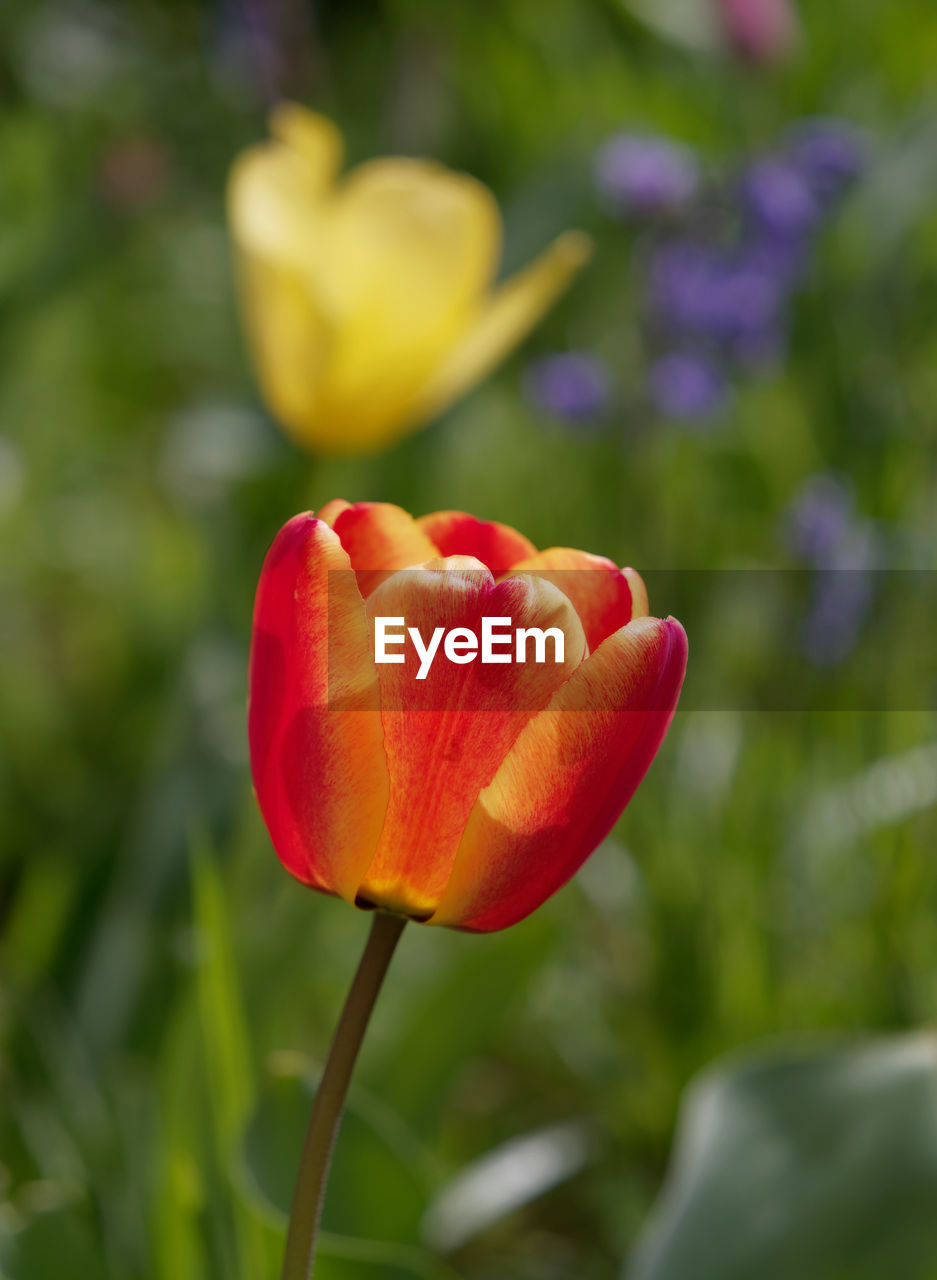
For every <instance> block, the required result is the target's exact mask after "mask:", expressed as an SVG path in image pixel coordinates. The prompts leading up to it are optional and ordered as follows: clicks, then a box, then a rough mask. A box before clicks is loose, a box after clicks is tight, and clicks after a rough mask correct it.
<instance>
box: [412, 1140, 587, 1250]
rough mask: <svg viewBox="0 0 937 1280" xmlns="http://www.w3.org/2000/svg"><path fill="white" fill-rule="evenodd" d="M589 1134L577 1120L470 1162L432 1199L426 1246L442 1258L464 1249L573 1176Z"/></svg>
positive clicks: (426, 1220)
mask: <svg viewBox="0 0 937 1280" xmlns="http://www.w3.org/2000/svg"><path fill="white" fill-rule="evenodd" d="M592 1145H593V1144H592V1135H591V1134H590V1133H589V1130H588V1129H587V1128H586V1126H585V1125H584V1124H582V1123H580V1122H578V1121H570V1122H569V1123H567V1124H557V1125H550V1126H549V1127H548V1128H545V1129H537V1130H536V1131H535V1132H533V1133H525V1134H521V1135H520V1136H519V1137H517V1138H512V1139H511V1140H510V1141H509V1142H505V1143H502V1145H501V1146H500V1147H497V1148H496V1149H495V1150H494V1151H488V1152H486V1153H485V1154H484V1155H483V1156H480V1157H479V1158H478V1159H477V1160H473V1161H472V1163H471V1164H469V1165H467V1166H466V1167H465V1168H464V1169H463V1170H461V1172H460V1173H458V1174H457V1175H456V1176H455V1177H454V1178H453V1179H452V1180H451V1182H449V1183H448V1184H447V1185H446V1186H444V1187H443V1188H442V1190H441V1191H440V1193H439V1195H438V1196H436V1198H435V1199H434V1200H433V1202H432V1204H431V1205H430V1206H429V1208H428V1209H427V1211H426V1213H425V1214H424V1216H423V1235H424V1237H425V1239H426V1241H427V1243H428V1244H429V1245H430V1246H431V1247H432V1248H434V1249H438V1250H440V1252H442V1253H449V1252H451V1251H452V1250H453V1249H459V1248H461V1247H462V1246H463V1245H464V1244H467V1243H468V1241H469V1240H471V1239H472V1238H473V1237H474V1236H476V1235H479V1234H480V1233H481V1232H483V1231H485V1230H487V1228H488V1227H490V1226H492V1225H493V1224H494V1223H496V1222H498V1221H499V1220H500V1219H501V1218H503V1217H504V1216H505V1215H506V1214H509V1213H513V1212H514V1210H515V1209H520V1208H522V1207H523V1206H524V1205H525V1204H529V1203H530V1202H531V1200H536V1199H537V1197H538V1196H542V1195H543V1194H544V1193H545V1192H546V1191H550V1190H551V1189H552V1188H553V1187H555V1186H557V1185H558V1184H559V1183H561V1182H565V1181H566V1179H567V1178H571V1177H572V1176H573V1175H574V1174H576V1173H578V1172H579V1171H580V1169H582V1168H583V1166H584V1165H585V1164H586V1162H587V1161H588V1159H589V1154H590V1151H591V1149H592Z"/></svg>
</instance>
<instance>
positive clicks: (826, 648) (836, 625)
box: [802, 569, 873, 666]
mask: <svg viewBox="0 0 937 1280" xmlns="http://www.w3.org/2000/svg"><path fill="white" fill-rule="evenodd" d="M872 596H873V583H872V578H871V576H870V574H869V573H868V572H867V571H864V570H861V569H824V570H823V571H822V572H821V573H819V574H817V580H816V583H815V587H814V598H813V603H812V606H811V609H810V612H809V613H808V614H807V617H806V618H805V620H804V625H803V631H802V641H803V648H804V652H805V653H806V655H807V657H808V658H809V659H810V661H811V662H813V663H815V664H816V665H817V666H831V665H833V664H835V663H837V662H842V661H843V659H844V658H847V657H848V656H849V654H850V653H851V652H852V650H853V649H854V648H855V645H856V641H857V640H858V638H859V632H860V630H861V628H862V624H863V622H864V621H865V619H866V616H867V614H868V611H869V606H870V605H871V603H872Z"/></svg>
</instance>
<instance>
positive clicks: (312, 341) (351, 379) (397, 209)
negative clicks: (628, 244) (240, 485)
mask: <svg viewBox="0 0 937 1280" xmlns="http://www.w3.org/2000/svg"><path fill="white" fill-rule="evenodd" d="M270 128H271V133H272V135H273V137H272V140H271V141H270V142H267V143H263V144H260V145H258V146H255V147H252V148H250V149H249V150H248V151H246V152H245V153H244V154H242V155H241V156H240V157H239V158H238V160H237V161H236V162H235V164H234V167H233V169H232V172H231V178H230V184H229V191H228V207H229V221H230V225H231V232H232V237H233V241H234V246H235V251H236V257H237V265H238V277H239V284H240V294H241V303H242V311H243V316H244V322H245V328H246V332H247V338H248V343H249V346H250V348H251V351H252V355H253V360H254V364H255V366H256V370H257V376H258V379H259V381H260V386H261V390H262V393H263V395H264V397H265V399H266V401H267V404H268V406H269V408H270V410H271V412H272V413H273V414H274V416H275V417H276V418H277V419H278V420H279V422H280V423H281V425H282V426H283V428H284V430H285V431H286V432H287V433H288V434H289V435H290V436H291V437H292V438H293V439H294V440H295V441H296V443H297V444H300V445H302V446H304V447H306V448H309V449H320V450H324V451H328V452H336V453H363V452H368V451H372V450H376V449H380V448H383V447H385V446H386V445H388V444H390V443H393V442H394V441H395V440H397V439H398V438H400V437H401V436H403V435H405V434H407V433H408V432H410V431H413V430H414V429H416V428H417V427H419V426H421V425H422V424H423V423H425V422H427V421H428V420H429V419H430V418H432V417H433V416H434V415H436V414H437V413H438V412H439V411H440V410H442V409H443V408H444V407H445V406H446V405H448V404H449V403H450V402H451V401H453V400H454V399H456V398H457V397H458V396H459V395H461V394H462V393H463V392H465V391H467V390H468V389H469V388H470V387H471V386H472V385H473V384H474V383H475V382H477V381H478V380H479V379H480V378H482V377H484V376H485V374H487V373H488V372H489V371H490V370H491V369H492V368H493V367H494V366H495V365H496V364H497V363H498V362H499V361H500V360H501V359H502V358H503V357H504V356H505V355H506V354H507V353H508V352H509V351H510V350H511V349H512V348H513V347H514V346H515V345H516V344H517V343H518V342H519V341H520V340H521V339H522V338H523V337H524V336H525V334H526V333H527V332H528V330H530V329H531V328H532V327H533V325H534V324H535V323H536V322H537V320H539V318H540V317H541V315H542V314H543V313H544V312H545V311H546V310H547V309H548V307H550V305H551V304H552V303H553V301H554V300H555V299H556V298H557V297H558V296H559V294H560V293H562V292H563V290H564V289H565V288H566V287H567V286H568V284H569V283H570V281H571V280H572V278H573V277H574V275H575V274H576V272H577V271H578V270H579V269H580V267H582V265H583V264H584V262H585V261H586V259H587V258H588V255H589V242H588V238H587V237H586V236H584V235H582V234H581V233H578V232H568V233H566V234H565V235H562V236H560V237H559V239H558V240H556V241H555V242H554V243H553V244H552V245H551V246H550V247H549V248H548V249H547V250H546V251H545V252H544V253H543V254H542V256H541V257H539V258H537V259H536V260H535V261H534V262H533V263H531V264H530V265H529V266H528V267H526V268H525V269H524V270H522V271H521V272H519V273H518V274H517V275H515V276H514V277H513V278H511V279H510V280H508V281H507V282H506V283H503V284H501V285H499V286H498V287H497V288H492V281H493V279H494V276H495V272H496V271H497V268H498V263H499V259H500V253H501V221H500V215H499V212H498V208H497V205H496V203H495V201H494V198H493V197H492V195H491V193H490V191H488V189H487V188H486V187H484V186H483V185H482V184H481V183H479V182H477V181H476V180H475V179H474V178H470V177H468V176H467V175H465V174H461V173H455V172H453V171H451V170H449V169H446V168H444V167H443V166H442V165H439V164H435V163H433V162H431V161H428V160H416V159H407V158H402V157H396V158H384V159H377V160H371V161H368V162H366V163H364V164H361V165H359V166H358V167H357V168H355V169H353V170H351V171H350V172H349V173H347V174H346V175H344V176H343V177H341V178H339V176H338V173H339V168H340V165H341V158H342V139H341V136H340V134H339V132H338V130H337V129H336V127H335V126H334V125H333V124H332V123H331V122H330V121H329V120H326V119H325V118H324V117H322V116H320V115H317V114H315V113H314V112H312V111H308V110H306V109H305V108H303V107H299V106H296V105H293V104H283V105H281V106H279V107H277V108H276V109H275V110H274V111H273V113H272V115H271V118H270Z"/></svg>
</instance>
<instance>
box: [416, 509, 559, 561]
mask: <svg viewBox="0 0 937 1280" xmlns="http://www.w3.org/2000/svg"><path fill="white" fill-rule="evenodd" d="M417 524H418V525H419V526H420V528H421V529H422V530H423V532H424V533H425V534H426V535H427V537H429V538H431V539H432V541H433V542H434V543H435V544H436V546H437V547H438V548H439V554H440V555H441V556H474V557H475V559H476V560H480V561H481V562H482V564H483V565H486V566H487V567H488V568H489V569H490V570H491V572H492V573H493V574H495V576H496V577H497V576H498V575H500V574H502V573H506V572H507V570H508V569H510V567H511V566H512V565H514V564H516V563H517V562H518V561H519V560H523V559H524V558H525V557H528V556H532V555H534V554H535V552H536V547H535V546H534V544H533V543H532V542H530V541H529V540H528V539H527V538H525V537H524V535H523V534H522V533H518V532H517V530H516V529H512V528H511V527H510V525H506V524H498V522H497V521H495V520H479V519H478V518H477V517H476V516H471V515H469V514H468V513H467V512H465V511H434V512H432V514H431V515H428V516H421V517H420V518H419V520H417Z"/></svg>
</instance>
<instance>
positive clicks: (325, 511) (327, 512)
mask: <svg viewBox="0 0 937 1280" xmlns="http://www.w3.org/2000/svg"><path fill="white" fill-rule="evenodd" d="M350 507H351V503H350V502H346V501H345V499H344V498H333V499H332V501H331V502H327V503H326V504H325V506H324V507H320V508H319V510H318V511H317V512H316V515H317V516H318V517H319V519H320V520H324V521H325V523H326V524H327V525H328V526H329V528H330V529H334V528H335V521H336V520H337V519H338V517H339V516H340V515H341V514H342V512H343V511H347V510H348V509H349V508H350Z"/></svg>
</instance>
